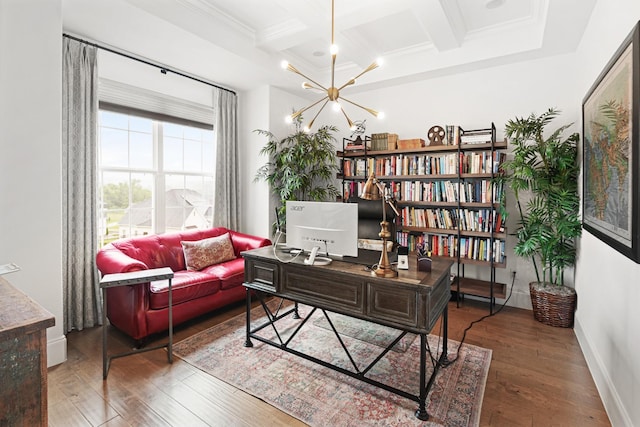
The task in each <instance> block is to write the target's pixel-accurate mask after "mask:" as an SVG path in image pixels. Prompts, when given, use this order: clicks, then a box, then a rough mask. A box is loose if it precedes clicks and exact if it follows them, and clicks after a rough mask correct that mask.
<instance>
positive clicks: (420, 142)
mask: <svg viewBox="0 0 640 427" xmlns="http://www.w3.org/2000/svg"><path fill="white" fill-rule="evenodd" d="M422 147H424V139H422V138H413V139H399V140H398V149H400V150H404V149H409V148H422Z"/></svg>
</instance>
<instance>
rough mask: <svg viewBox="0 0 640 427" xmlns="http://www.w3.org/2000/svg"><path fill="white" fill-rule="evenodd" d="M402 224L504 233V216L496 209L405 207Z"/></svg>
mask: <svg viewBox="0 0 640 427" xmlns="http://www.w3.org/2000/svg"><path fill="white" fill-rule="evenodd" d="M400 214H401V224H402V225H403V226H407V227H418V228H439V229H442V230H462V231H479V232H483V233H491V232H492V231H495V232H499V233H503V232H504V222H503V220H502V214H501V213H500V212H498V211H496V209H475V210H474V209H457V208H454V209H419V208H414V207H412V206H405V207H403V208H402V210H401V211H400Z"/></svg>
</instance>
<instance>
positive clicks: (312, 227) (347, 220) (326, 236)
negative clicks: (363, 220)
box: [286, 200, 358, 257]
mask: <svg viewBox="0 0 640 427" xmlns="http://www.w3.org/2000/svg"><path fill="white" fill-rule="evenodd" d="M286 210H287V215H286V216H287V246H288V247H290V248H299V249H304V250H305V251H311V249H313V247H314V246H318V247H320V250H319V253H325V252H328V255H332V256H339V257H343V256H351V257H356V256H358V205H357V204H355V203H341V202H308V201H293V200H289V201H287V203H286Z"/></svg>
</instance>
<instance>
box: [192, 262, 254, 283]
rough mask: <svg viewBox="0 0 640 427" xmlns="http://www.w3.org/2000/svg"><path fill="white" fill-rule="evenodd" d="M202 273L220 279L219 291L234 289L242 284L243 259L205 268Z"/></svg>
mask: <svg viewBox="0 0 640 427" xmlns="http://www.w3.org/2000/svg"><path fill="white" fill-rule="evenodd" d="M202 272H203V273H208V274H211V275H212V276H215V277H217V278H218V279H220V289H231V288H235V287H236V286H240V285H242V282H244V258H236V259H232V260H231V261H227V262H223V263H221V264H215V265H212V266H209V267H205V268H204V269H203V270H202Z"/></svg>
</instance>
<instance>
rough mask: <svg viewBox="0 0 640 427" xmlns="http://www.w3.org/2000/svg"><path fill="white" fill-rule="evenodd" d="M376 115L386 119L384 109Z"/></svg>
mask: <svg viewBox="0 0 640 427" xmlns="http://www.w3.org/2000/svg"><path fill="white" fill-rule="evenodd" d="M376 117H377V118H378V119H380V120H382V119H384V111H380V112H379V113H378V115H377V116H376Z"/></svg>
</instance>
